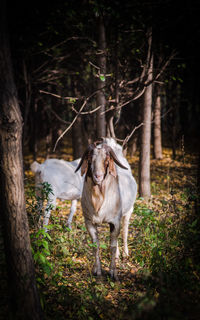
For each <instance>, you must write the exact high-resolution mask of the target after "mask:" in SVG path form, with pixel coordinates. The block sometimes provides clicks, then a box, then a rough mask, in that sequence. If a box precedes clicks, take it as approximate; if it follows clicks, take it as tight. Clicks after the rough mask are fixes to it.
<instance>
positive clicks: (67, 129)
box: [53, 90, 99, 152]
mask: <svg viewBox="0 0 200 320" xmlns="http://www.w3.org/2000/svg"><path fill="white" fill-rule="evenodd" d="M98 91H99V90H96V91H95V92H93V93H92V94H91V95H90V96H89V97H87V98H86V99H85V101H84V102H83V104H82V106H81V108H80V110H79V112H78V113H77V115H76V116H75V117H74V119H73V121H72V122H71V123H70V125H69V126H68V127H67V128H66V129H65V130H64V131H63V133H62V134H61V135H60V136H59V137H58V139H57V140H56V143H55V146H54V148H53V152H55V150H56V147H57V144H58V142H59V141H60V139H62V138H63V136H64V135H65V134H66V133H67V132H68V131H69V130H70V129H71V127H72V126H73V124H74V123H75V121H76V119H77V118H78V116H79V115H80V114H81V112H82V110H83V109H84V107H85V105H86V103H87V102H88V101H89V100H90V99H91V98H92V97H93V96H94V95H95V94H96V93H97V92H98Z"/></svg>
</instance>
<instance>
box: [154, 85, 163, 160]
mask: <svg viewBox="0 0 200 320" xmlns="http://www.w3.org/2000/svg"><path fill="white" fill-rule="evenodd" d="M154 158H155V159H162V158H163V155H162V134H161V88H160V85H159V84H157V85H156V97H155V108H154Z"/></svg>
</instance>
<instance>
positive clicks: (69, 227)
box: [66, 223, 72, 231]
mask: <svg viewBox="0 0 200 320" xmlns="http://www.w3.org/2000/svg"><path fill="white" fill-rule="evenodd" d="M66 227H67V228H68V229H69V230H70V231H71V230H72V226H71V224H70V223H67V225H66Z"/></svg>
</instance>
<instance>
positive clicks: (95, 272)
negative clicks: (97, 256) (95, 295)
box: [93, 267, 102, 277]
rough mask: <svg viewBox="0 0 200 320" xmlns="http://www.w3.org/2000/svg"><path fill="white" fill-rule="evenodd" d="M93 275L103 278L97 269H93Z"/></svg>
mask: <svg viewBox="0 0 200 320" xmlns="http://www.w3.org/2000/svg"><path fill="white" fill-rule="evenodd" d="M93 275H94V276H96V277H101V275H102V273H101V270H98V269H97V268H96V267H94V268H93Z"/></svg>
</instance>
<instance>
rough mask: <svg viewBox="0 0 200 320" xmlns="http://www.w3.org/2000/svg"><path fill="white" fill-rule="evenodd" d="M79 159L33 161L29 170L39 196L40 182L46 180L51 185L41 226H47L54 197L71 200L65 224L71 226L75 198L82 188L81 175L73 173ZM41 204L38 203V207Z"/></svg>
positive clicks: (75, 202)
mask: <svg viewBox="0 0 200 320" xmlns="http://www.w3.org/2000/svg"><path fill="white" fill-rule="evenodd" d="M79 161H80V159H77V160H74V161H71V162H68V161H64V160H59V159H48V160H46V161H45V162H43V163H42V164H39V163H38V162H37V161H34V162H33V163H32V164H31V170H32V171H33V172H34V173H35V184H36V191H37V194H38V195H39V196H40V191H41V188H42V185H41V183H43V182H48V183H49V184H50V185H51V187H52V192H53V193H51V194H50V195H49V201H48V203H47V206H46V210H45V214H44V220H43V226H47V225H48V222H49V218H50V215H51V209H50V206H49V205H50V204H51V205H52V206H54V207H55V206H56V199H57V198H59V199H63V200H72V204H71V209H70V214H69V217H68V221H67V225H68V227H69V228H71V222H72V218H73V215H74V213H75V211H76V206H77V200H78V199H80V197H81V193H82V189H83V177H81V175H80V173H79V172H77V173H75V169H76V167H77V165H78V163H79ZM42 206H43V204H42V203H40V209H41V208H42Z"/></svg>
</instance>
